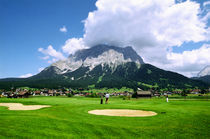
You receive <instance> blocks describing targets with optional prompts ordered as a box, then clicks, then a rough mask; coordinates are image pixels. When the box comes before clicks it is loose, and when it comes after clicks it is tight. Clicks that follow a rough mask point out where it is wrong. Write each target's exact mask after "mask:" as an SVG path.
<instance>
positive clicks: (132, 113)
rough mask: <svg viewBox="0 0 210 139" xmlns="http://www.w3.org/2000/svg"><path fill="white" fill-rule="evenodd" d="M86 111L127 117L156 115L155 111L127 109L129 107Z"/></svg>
mask: <svg viewBox="0 0 210 139" xmlns="http://www.w3.org/2000/svg"><path fill="white" fill-rule="evenodd" d="M88 113H90V114H95V115H106V116H127V117H146V116H154V115H157V113H155V112H152V111H142V110H129V109H104V110H91V111H88Z"/></svg>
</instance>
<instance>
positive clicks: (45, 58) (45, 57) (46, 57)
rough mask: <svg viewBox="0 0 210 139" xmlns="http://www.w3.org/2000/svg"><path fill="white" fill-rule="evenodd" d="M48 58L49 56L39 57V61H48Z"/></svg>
mask: <svg viewBox="0 0 210 139" xmlns="http://www.w3.org/2000/svg"><path fill="white" fill-rule="evenodd" d="M49 58H50V57H49V56H44V57H41V59H43V60H47V59H49Z"/></svg>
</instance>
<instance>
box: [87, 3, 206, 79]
mask: <svg viewBox="0 0 210 139" xmlns="http://www.w3.org/2000/svg"><path fill="white" fill-rule="evenodd" d="M206 4H207V3H206ZM96 7H97V10H95V11H93V12H90V13H89V15H88V17H87V19H86V20H84V26H85V34H84V36H83V40H84V43H85V45H87V46H94V45H97V44H101V43H106V44H110V45H116V46H121V47H124V46H127V45H131V46H133V47H134V49H135V50H136V51H137V52H138V53H139V54H140V55H141V56H142V57H143V58H144V60H145V61H146V62H148V63H151V64H154V65H155V66H158V67H160V68H163V69H168V70H173V71H178V72H180V73H184V74H185V75H188V76H189V75H191V73H192V72H195V71H198V66H203V65H205V64H207V63H205V62H207V59H208V58H209V57H208V56H207V55H204V54H203V53H204V52H208V50H209V49H208V48H206V47H205V48H204V46H203V47H202V48H200V49H198V50H196V52H198V51H199V52H200V53H197V55H196V57H197V59H198V60H197V59H196V60H194V61H192V60H193V59H194V58H189V62H187V60H188V59H185V58H184V57H186V56H188V57H190V55H193V56H195V54H196V52H194V50H193V51H192V52H190V51H189V52H183V54H181V56H180V55H179V54H176V53H172V50H173V49H172V48H173V47H174V46H181V45H182V44H183V43H184V42H191V43H192V42H201V41H208V40H209V34H210V30H209V28H208V26H207V21H208V18H209V16H208V14H209V13H208V12H207V13H206V15H204V16H205V17H202V16H203V15H202V10H201V8H200V4H199V3H196V2H193V1H189V0H188V1H185V2H181V1H179V2H178V3H176V2H175V0H167V1H163V0H141V1H140V0H129V1H128V0H114V1H113V0H98V1H97V2H96ZM183 9H184V10H183ZM201 15H202V16H201ZM204 49H205V50H204ZM200 54H203V55H202V56H201V57H203V58H202V60H203V64H202V62H201V63H200V60H201V57H199V56H200ZM176 56H179V57H181V59H182V61H181V62H183V63H185V64H180V63H179V61H178V60H177V61H176V60H175V59H172V58H175V57H176ZM172 61H173V62H174V64H173V63H172ZM196 64H197V66H195V65H196ZM176 66H177V68H175V67H176ZM194 66H195V67H194ZM189 67H190V68H189ZM200 68H203V67H200Z"/></svg>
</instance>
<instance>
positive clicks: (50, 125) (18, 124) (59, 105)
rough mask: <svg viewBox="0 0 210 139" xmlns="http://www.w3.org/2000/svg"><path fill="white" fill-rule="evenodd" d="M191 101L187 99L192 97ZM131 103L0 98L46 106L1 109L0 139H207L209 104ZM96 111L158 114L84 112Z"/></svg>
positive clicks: (155, 100)
mask: <svg viewBox="0 0 210 139" xmlns="http://www.w3.org/2000/svg"><path fill="white" fill-rule="evenodd" d="M191 98H192V97H191ZM174 99H176V98H173V100H171V101H170V99H169V103H167V102H166V101H165V98H152V99H131V100H123V99H122V98H115V97H111V98H110V102H109V104H102V105H101V104H100V99H99V98H86V97H72V98H67V97H64V96H59V97H55V96H54V97H42V96H39V97H31V98H23V99H8V98H0V103H3V102H18V103H22V104H25V105H51V106H52V107H49V108H43V109H39V110H29V111H11V110H8V108H7V107H0V138H1V139H4V138H91V139H92V138H170V139H171V138H205V139H206V138H210V132H209V130H210V102H209V101H208V100H206V99H205V98H204V99H197V98H196V97H195V99H192V100H189V99H190V98H189V99H187V100H184V99H183V100H180V99H179V100H174ZM95 109H134V110H148V111H154V112H156V113H158V114H157V115H156V116H151V117H117V116H102V115H93V114H88V111H89V110H95Z"/></svg>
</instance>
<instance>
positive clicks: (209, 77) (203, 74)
mask: <svg viewBox="0 0 210 139" xmlns="http://www.w3.org/2000/svg"><path fill="white" fill-rule="evenodd" d="M193 79H196V80H199V81H203V82H205V83H207V84H209V85H210V65H209V66H206V67H205V68H203V69H202V70H201V71H200V72H199V73H198V75H197V77H193Z"/></svg>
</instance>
